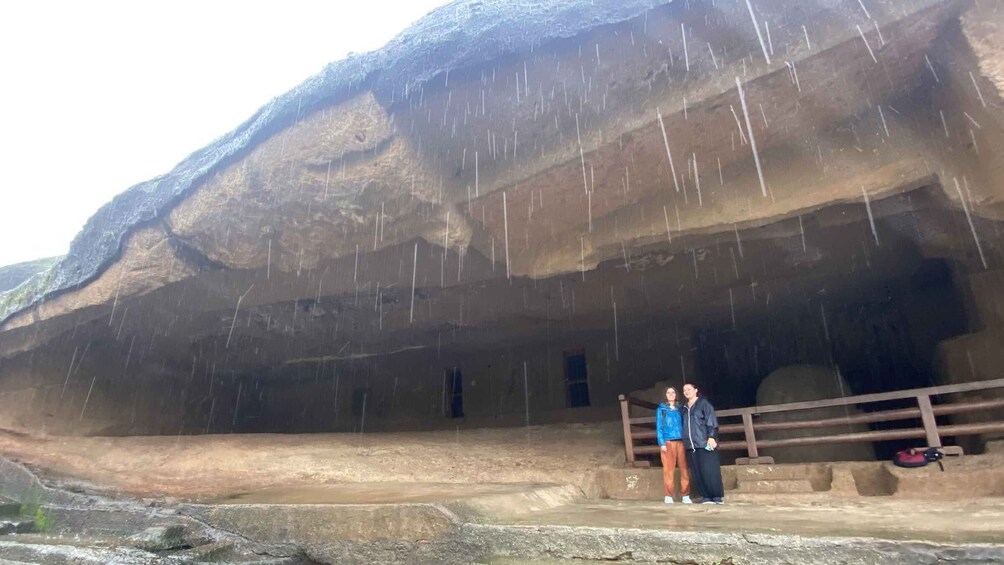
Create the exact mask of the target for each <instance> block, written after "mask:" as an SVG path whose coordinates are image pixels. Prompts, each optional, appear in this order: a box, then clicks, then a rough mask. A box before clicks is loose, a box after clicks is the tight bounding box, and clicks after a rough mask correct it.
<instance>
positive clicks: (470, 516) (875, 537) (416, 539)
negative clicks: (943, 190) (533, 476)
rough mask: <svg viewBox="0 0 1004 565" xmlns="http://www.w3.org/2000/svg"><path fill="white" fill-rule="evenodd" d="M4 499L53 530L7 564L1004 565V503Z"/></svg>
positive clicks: (485, 496)
mask: <svg viewBox="0 0 1004 565" xmlns="http://www.w3.org/2000/svg"><path fill="white" fill-rule="evenodd" d="M0 495H2V496H9V497H11V498H12V499H15V500H19V501H22V502H24V503H25V504H31V505H37V506H38V507H39V508H41V511H40V512H41V514H40V515H41V516H44V521H45V522H46V523H47V524H48V526H47V527H46V528H43V530H44V531H40V532H38V533H34V534H26V535H18V534H15V535H7V536H3V537H2V539H0V562H6V561H13V562H40V563H107V562H116V563H126V564H128V563H199V562H226V563H254V564H256V565H261V564H265V563H269V564H272V563H274V564H282V565H299V564H316V563H437V564H440V563H446V564H470V563H479V564H480V563H484V564H496V565H514V564H516V563H533V564H545V563H554V564H557V563H579V564H581V563H589V562H611V561H614V562H625V563H628V562H634V563H655V562H670V563H730V562H731V563H792V564H795V563H798V564H806V563H820V564H822V563H826V564H830V563H878V562H881V563H903V564H911V565H912V564H915V563H938V562H943V561H952V562H954V563H1004V498H1001V497H987V498H984V499H981V500H967V501H958V500H949V501H931V500H925V501H916V500H910V499H904V498H897V497H892V496H889V497H858V498H857V499H856V500H839V499H837V498H828V499H825V500H823V499H814V500H808V501H806V500H804V499H798V498H797V497H787V498H786V497H775V498H774V499H772V500H770V501H768V502H758V503H750V502H739V503H735V502H732V501H731V498H734V497H730V501H729V502H728V503H727V504H726V505H724V506H713V505H682V504H674V505H666V504H664V503H662V502H661V501H657V502H653V501H631V500H609V499H605V500H597V499H588V498H586V497H585V496H584V495H583V494H582V491H581V490H579V489H578V488H576V487H572V486H567V485H564V486H562V485H542V484H469V485H468V484H443V483H428V484H423V483H404V482H394V483H391V482H388V483H357V484H331V485H317V486H314V487H307V486H297V487H290V488H286V489H280V488H269V489H262V490H256V491H248V492H242V493H234V494H231V495H228V496H226V497H222V498H215V499H207V500H202V501H199V502H174V503H165V502H164V501H149V500H148V501H140V500H137V499H123V498H108V497H101V496H96V495H93V494H84V493H80V492H70V491H67V490H65V489H61V488H55V487H54V485H53V484H50V483H49V481H46V482H44V483H43V482H42V481H40V480H39V479H38V478H37V477H36V476H34V475H33V474H32V473H31V472H30V471H29V470H28V469H26V468H24V467H22V466H20V465H17V464H15V463H12V462H9V461H5V460H0ZM5 560H6V561H5Z"/></svg>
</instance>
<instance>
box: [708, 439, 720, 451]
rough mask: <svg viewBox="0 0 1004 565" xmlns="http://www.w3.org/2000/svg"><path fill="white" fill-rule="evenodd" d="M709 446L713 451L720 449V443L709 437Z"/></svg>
mask: <svg viewBox="0 0 1004 565" xmlns="http://www.w3.org/2000/svg"><path fill="white" fill-rule="evenodd" d="M708 446H709V447H711V449H718V442H717V441H715V438H713V437H709V438H708Z"/></svg>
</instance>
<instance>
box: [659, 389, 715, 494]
mask: <svg viewBox="0 0 1004 565" xmlns="http://www.w3.org/2000/svg"><path fill="white" fill-rule="evenodd" d="M699 392H700V391H699V390H698V388H697V387H696V386H694V385H693V384H692V383H686V384H684V385H683V397H684V399H686V402H685V403H684V404H683V405H680V404H679V403H678V402H677V398H676V389H675V388H673V387H669V388H667V389H666V402H663V403H661V404H659V408H658V409H656V411H655V431H656V437H657V438H658V440H659V450H660V455H661V456H662V479H663V483H664V485H665V489H666V498H665V501H666V504H671V503H672V502H673V472H674V471H675V469H676V468H677V467H679V468H680V494H681V495H682V497H683V503H684V504H690V503H691V500H690V483H691V481H693V483H694V485H695V486H696V487H697V490H698V491H699V492H700V493H701V497H702V500H701V502H702V504H724V503H725V488H724V486H722V466H721V461H720V460H719V457H718V417H717V416H715V408H714V407H713V406H712V405H711V403H710V402H708V401H707V400H706V399H705V398H703V397H701V396H700V394H699Z"/></svg>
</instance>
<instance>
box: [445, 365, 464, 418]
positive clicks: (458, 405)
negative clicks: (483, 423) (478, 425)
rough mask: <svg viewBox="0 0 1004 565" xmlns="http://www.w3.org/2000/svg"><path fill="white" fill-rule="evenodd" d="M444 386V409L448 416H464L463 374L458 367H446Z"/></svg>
mask: <svg viewBox="0 0 1004 565" xmlns="http://www.w3.org/2000/svg"><path fill="white" fill-rule="evenodd" d="M445 378H446V387H445V390H444V395H445V396H444V398H443V401H444V403H443V404H444V406H443V408H444V410H445V412H446V416H447V417H449V418H463V417H464V374H463V373H461V372H460V367H453V368H452V369H446V376H445Z"/></svg>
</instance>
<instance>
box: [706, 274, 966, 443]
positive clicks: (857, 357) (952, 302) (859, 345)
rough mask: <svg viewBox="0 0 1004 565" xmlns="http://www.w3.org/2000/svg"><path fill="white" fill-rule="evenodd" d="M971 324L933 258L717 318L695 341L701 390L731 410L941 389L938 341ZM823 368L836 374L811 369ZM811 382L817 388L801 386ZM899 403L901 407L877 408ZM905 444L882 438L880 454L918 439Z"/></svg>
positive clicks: (953, 287)
mask: <svg viewBox="0 0 1004 565" xmlns="http://www.w3.org/2000/svg"><path fill="white" fill-rule="evenodd" d="M967 326H968V321H967V318H966V308H965V305H964V297H963V295H962V293H961V292H960V291H959V289H958V287H957V286H956V284H955V282H954V281H953V274H952V270H951V267H950V266H949V264H948V263H947V262H946V261H945V260H942V259H928V260H924V261H922V262H921V263H920V265H919V267H917V268H916V269H914V270H912V271H911V272H906V273H903V274H902V275H901V276H899V277H895V278H892V279H885V280H881V281H875V282H872V283H867V284H859V285H855V286H854V287H852V288H844V289H842V290H840V291H839V292H833V293H828V294H824V295H816V296H814V297H812V298H811V299H809V300H806V301H788V302H783V301H779V302H778V303H777V304H776V305H775V304H772V305H771V307H770V308H769V309H765V310H763V311H759V312H753V313H749V314H747V315H745V316H741V317H738V318H737V319H736V320H735V321H733V320H727V321H716V322H712V323H709V324H708V325H706V326H704V327H700V328H698V329H697V330H696V331H695V338H694V339H695V342H696V345H697V354H698V355H697V365H698V371H699V374H700V375H701V381H702V384H703V385H704V386H703V387H702V388H703V389H705V390H706V391H707V393H708V394H709V395H710V396H711V397H712V399H713V401H714V402H715V404H716V406H719V407H721V408H731V407H740V406H752V405H765V404H775V403H783V402H795V401H801V400H811V399H818V398H832V397H836V396H852V395H858V394H871V393H880V392H888V391H895V390H903V389H910V388H920V387H927V386H935V385H937V384H939V378H938V375H937V372H936V367H935V350H936V345H937V344H938V342H940V341H942V340H945V339H948V338H951V337H953V336H956V335H960V334H962V333H965V332H966V331H967V329H966V328H967ZM799 367H804V371H805V375H804V376H805V378H804V379H802V378H799V377H798V376H797V374H796V373H797V371H799V370H802V369H799ZM824 370H825V371H828V372H829V373H830V374H831V375H832V379H822V381H821V383H820V382H817V381H820V379H819V378H818V377H815V376H810V375H809V372H813V373H814V374H821V373H822V372H823V371H824ZM775 371H778V373H775ZM785 372H787V373H788V375H787V376H784V377H782V378H780V379H775V378H774V377H773V375H775V374H777V375H779V376H780V373H785ZM808 387H814V388H817V389H818V390H799V389H805V388H808ZM893 407H897V408H898V407H901V406H899V405H897V406H891V405H886V404H882V405H873V406H871V407H869V409H876V410H877V409H885V408H893ZM904 407H905V405H904ZM893 425H900V424H893ZM888 426H889V425H888V424H881V423H880V424H872V425H871V428H872V429H887V428H888ZM901 443H902V442H901ZM901 443H897V442H885V443H881V444H876V445H875V446H874V447H875V454H876V456H877V457H879V458H886V457H888V456H891V453H892V452H893V451H895V450H896V449H899V448H902V447H905V446H906V444H907V443H911V442H905V443H902V444H901ZM911 445H912V443H911Z"/></svg>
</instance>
